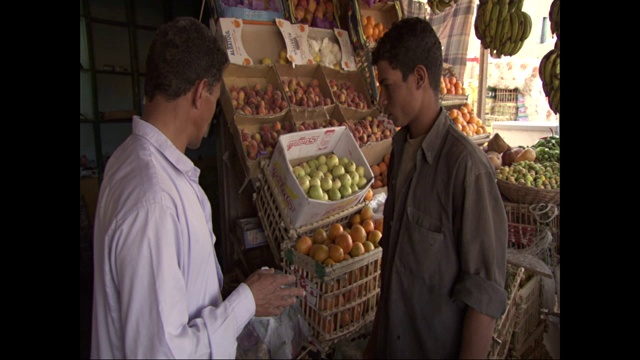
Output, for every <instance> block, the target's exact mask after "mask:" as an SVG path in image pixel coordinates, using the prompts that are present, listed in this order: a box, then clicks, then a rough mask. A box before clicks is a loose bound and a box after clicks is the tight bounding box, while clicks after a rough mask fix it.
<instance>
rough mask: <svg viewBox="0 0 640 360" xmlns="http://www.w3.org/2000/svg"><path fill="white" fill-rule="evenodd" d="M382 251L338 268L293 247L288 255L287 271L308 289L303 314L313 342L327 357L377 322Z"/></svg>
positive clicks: (374, 252) (343, 263) (347, 261)
mask: <svg viewBox="0 0 640 360" xmlns="http://www.w3.org/2000/svg"><path fill="white" fill-rule="evenodd" d="M381 259H382V248H380V247H378V248H376V249H374V250H372V251H370V252H367V253H365V254H363V255H360V256H358V257H354V258H351V259H349V260H346V261H342V262H339V263H337V264H334V265H328V266H325V265H322V264H320V263H318V262H316V261H315V260H314V259H312V258H311V257H309V256H307V255H304V254H302V253H300V252H298V251H295V250H294V249H292V248H287V249H286V251H285V253H284V266H283V269H284V272H285V273H288V274H292V275H294V276H295V277H296V285H297V286H299V287H302V288H303V289H305V292H306V294H305V297H304V299H303V300H302V313H303V316H304V318H305V320H306V321H307V322H308V324H309V328H310V330H311V331H310V333H311V336H310V337H311V341H310V342H311V343H312V344H313V345H314V346H315V347H316V348H317V349H318V350H319V351H320V352H321V353H322V354H327V353H328V352H329V351H330V350H331V349H332V346H333V345H334V344H336V343H337V342H338V341H340V340H345V339H349V338H352V337H354V334H357V333H359V330H362V329H363V328H364V327H365V326H367V324H370V323H372V322H373V318H374V317H375V312H376V307H377V303H378V299H379V295H380V264H381Z"/></svg>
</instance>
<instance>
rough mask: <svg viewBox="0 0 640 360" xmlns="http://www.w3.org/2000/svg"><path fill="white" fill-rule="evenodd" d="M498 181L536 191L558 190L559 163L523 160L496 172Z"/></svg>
mask: <svg viewBox="0 0 640 360" xmlns="http://www.w3.org/2000/svg"><path fill="white" fill-rule="evenodd" d="M496 175H497V177H498V179H502V180H505V181H508V182H511V183H514V184H518V185H522V186H529V187H534V188H538V189H560V163H557V162H544V163H538V162H533V161H528V160H524V161H521V162H517V163H513V164H512V165H510V166H503V167H501V168H500V169H498V171H497V172H496Z"/></svg>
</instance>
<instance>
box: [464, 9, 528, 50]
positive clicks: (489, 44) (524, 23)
mask: <svg viewBox="0 0 640 360" xmlns="http://www.w3.org/2000/svg"><path fill="white" fill-rule="evenodd" d="M523 3H524V0H480V5H479V6H478V13H477V14H476V18H475V21H474V22H473V28H474V30H475V33H476V37H477V38H478V40H480V43H481V44H482V47H483V48H485V49H488V50H489V54H490V55H491V57H493V58H495V59H499V58H501V57H502V56H503V55H506V56H513V55H515V54H517V53H518V51H520V49H521V48H522V45H523V44H524V41H525V40H527V38H528V37H529V34H531V25H532V22H531V16H529V14H527V13H526V12H524V11H522V5H523Z"/></svg>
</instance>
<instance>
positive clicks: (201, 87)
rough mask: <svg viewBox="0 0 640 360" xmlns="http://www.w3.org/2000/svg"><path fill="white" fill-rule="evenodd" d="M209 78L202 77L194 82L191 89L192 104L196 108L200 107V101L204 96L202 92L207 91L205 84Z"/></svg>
mask: <svg viewBox="0 0 640 360" xmlns="http://www.w3.org/2000/svg"><path fill="white" fill-rule="evenodd" d="M208 83H209V80H207V79H202V80H200V81H198V82H197V83H196V85H195V86H194V89H193V106H194V107H195V108H196V109H200V104H201V103H200V102H201V101H202V98H203V96H204V92H205V91H207V85H208Z"/></svg>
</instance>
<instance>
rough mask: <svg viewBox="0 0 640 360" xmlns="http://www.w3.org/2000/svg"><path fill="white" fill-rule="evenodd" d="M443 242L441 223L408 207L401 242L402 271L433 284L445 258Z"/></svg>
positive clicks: (400, 258)
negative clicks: (443, 255)
mask: <svg viewBox="0 0 640 360" xmlns="http://www.w3.org/2000/svg"><path fill="white" fill-rule="evenodd" d="M443 239H444V235H443V233H442V226H441V224H440V222H439V221H437V220H435V219H434V218H432V217H429V216H428V215H427V214H425V213H423V212H421V211H419V210H416V209H415V208H412V207H408V208H407V214H406V218H405V221H404V224H403V227H402V231H401V235H400V239H399V242H398V254H397V256H398V257H397V260H398V263H399V264H400V266H399V268H400V269H402V270H403V271H405V272H408V273H409V274H410V275H411V276H415V277H420V278H422V279H424V280H425V281H426V282H427V283H432V282H433V281H434V279H435V278H436V276H437V269H438V268H439V261H440V259H441V257H442V256H441V255H442V254H441V251H442V248H443V241H444V240H443Z"/></svg>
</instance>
